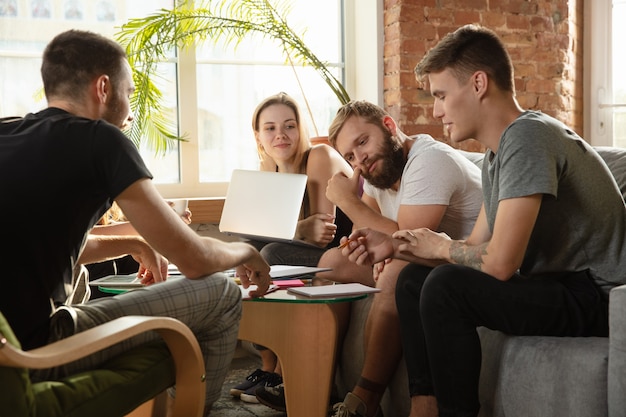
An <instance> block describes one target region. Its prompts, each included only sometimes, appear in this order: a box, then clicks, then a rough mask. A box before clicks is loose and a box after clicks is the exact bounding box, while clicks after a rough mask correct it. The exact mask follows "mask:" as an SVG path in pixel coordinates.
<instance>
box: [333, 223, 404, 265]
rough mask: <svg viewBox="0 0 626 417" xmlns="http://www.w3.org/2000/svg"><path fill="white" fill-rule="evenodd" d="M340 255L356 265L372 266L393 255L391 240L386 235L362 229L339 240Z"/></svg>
mask: <svg viewBox="0 0 626 417" xmlns="http://www.w3.org/2000/svg"><path fill="white" fill-rule="evenodd" d="M341 246H342V247H343V249H342V250H341V254H342V255H343V256H346V257H348V259H349V260H350V261H351V262H354V263H356V264H357V265H370V266H373V265H374V264H376V263H378V262H382V261H384V260H385V259H387V258H392V257H393V255H394V244H393V239H392V238H391V236H389V235H388V234H386V233H382V232H379V231H377V230H373V229H369V228H363V229H358V230H355V231H354V232H352V234H350V237H349V238H347V239H346V238H345V237H344V238H342V239H341Z"/></svg>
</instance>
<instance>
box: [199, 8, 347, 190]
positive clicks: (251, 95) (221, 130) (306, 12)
mask: <svg viewBox="0 0 626 417" xmlns="http://www.w3.org/2000/svg"><path fill="white" fill-rule="evenodd" d="M340 17H341V16H340V1H338V0H324V1H317V2H309V1H298V2H295V3H294V8H293V11H292V13H291V15H290V16H289V18H288V23H289V25H290V26H291V28H292V29H294V30H295V31H296V32H298V31H299V30H302V29H305V28H307V30H306V33H305V34H304V36H303V39H304V42H305V43H306V45H307V46H308V47H309V48H310V49H311V50H312V51H313V53H315V54H316V55H317V57H318V58H319V59H321V60H322V61H325V62H327V63H328V67H329V69H330V70H331V71H333V73H334V75H335V77H336V78H338V79H339V80H341V77H342V65H341V62H342V56H341V45H342V42H341V36H340V33H341V19H340ZM307 22H324V23H323V24H317V25H314V27H308V25H307ZM196 60H197V62H198V66H197V79H198V84H197V88H198V106H197V107H198V149H199V153H198V158H199V175H200V182H220V181H227V180H228V179H229V178H230V174H231V172H232V170H233V169H235V168H243V169H257V168H258V156H257V154H256V145H255V142H254V135H253V132H252V126H251V119H252V113H253V111H254V108H255V107H256V106H257V104H258V103H259V102H260V101H261V100H263V99H264V98H265V97H267V96H270V95H273V94H276V93H278V92H281V91H283V92H286V93H287V94H289V95H291V96H292V97H294V99H296V100H297V102H298V104H299V106H300V110H301V114H302V118H303V120H304V122H305V123H306V125H307V127H308V130H309V134H310V136H325V135H327V132H328V126H329V125H330V122H331V121H332V118H333V117H334V114H335V112H336V111H337V108H338V107H339V105H340V102H339V100H338V99H337V98H336V96H335V95H334V94H333V92H332V91H331V90H330V88H329V87H328V86H327V85H326V83H325V82H324V80H323V79H322V78H321V77H320V76H319V75H318V74H317V73H316V72H315V70H314V69H313V68H312V67H310V66H309V67H306V66H305V67H302V66H296V67H291V66H290V65H286V64H285V62H286V56H285V55H284V54H283V53H282V48H281V45H280V43H278V42H277V41H275V40H272V39H264V38H260V37H259V36H255V37H253V38H251V39H246V40H245V41H244V42H242V43H241V44H240V45H238V46H237V48H233V46H226V47H225V46H222V45H213V44H204V45H201V46H200V47H198V49H197V50H196ZM300 86H302V90H301V88H300ZM305 97H306V100H307V101H308V105H309V107H310V108H311V113H312V115H313V117H312V118H311V117H310V115H309V113H308V111H307V101H305Z"/></svg>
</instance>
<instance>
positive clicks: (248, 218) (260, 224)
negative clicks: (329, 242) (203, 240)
mask: <svg viewBox="0 0 626 417" xmlns="http://www.w3.org/2000/svg"><path fill="white" fill-rule="evenodd" d="M306 181H307V176H306V175H304V174H286V173H282V172H281V173H279V172H267V171H248V170H242V169H236V170H234V171H233V173H232V176H231V179H230V184H229V185H228V190H227V192H226V199H225V201H224V209H223V210H222V217H221V218H220V224H219V230H220V232H222V233H226V234H228V235H236V236H240V237H243V238H246V239H252V240H258V241H262V242H286V243H295V244H301V245H306V246H314V245H313V244H311V243H307V242H303V241H301V240H297V239H295V238H294V236H295V234H296V227H297V225H298V217H299V215H300V207H301V206H302V199H303V197H304V189H305V187H306ZM314 247H316V246H314Z"/></svg>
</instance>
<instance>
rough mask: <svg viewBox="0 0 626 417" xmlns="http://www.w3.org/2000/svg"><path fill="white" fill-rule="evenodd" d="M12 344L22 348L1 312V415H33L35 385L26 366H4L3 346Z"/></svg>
mask: <svg viewBox="0 0 626 417" xmlns="http://www.w3.org/2000/svg"><path fill="white" fill-rule="evenodd" d="M5 344H10V345H12V346H14V347H16V348H21V345H20V342H19V341H18V340H17V338H16V337H15V334H14V333H13V330H11V326H10V325H9V323H8V322H7V321H6V319H5V317H4V315H3V314H2V312H0V381H2V389H1V390H0V417H26V416H31V415H33V411H34V410H33V407H34V394H33V387H32V384H31V381H30V377H29V375H28V370H27V369H25V368H14V367H8V366H2V347H4V346H5Z"/></svg>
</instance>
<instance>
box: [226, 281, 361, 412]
mask: <svg viewBox="0 0 626 417" xmlns="http://www.w3.org/2000/svg"><path fill="white" fill-rule="evenodd" d="M365 297H366V296H365V295H356V296H348V297H339V298H316V299H311V298H303V297H296V296H294V295H291V294H289V293H287V291H286V290H279V291H276V292H273V293H270V294H267V295H266V296H265V297H263V298H256V299H252V300H244V302H243V316H242V319H241V323H240V325H239V338H240V339H241V340H248V341H250V342H254V343H257V344H259V345H263V346H265V347H267V348H269V349H271V350H272V351H273V352H274V353H276V356H278V359H279V360H280V363H281V366H282V372H283V381H284V383H285V398H286V401H287V414H288V415H289V416H292V417H323V416H327V415H328V407H329V401H330V392H331V389H332V383H333V377H334V371H335V360H336V355H337V351H338V348H339V345H340V342H341V341H342V340H343V335H344V334H345V330H346V328H347V324H348V319H349V317H350V302H352V301H356V300H359V299H362V298H365Z"/></svg>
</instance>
